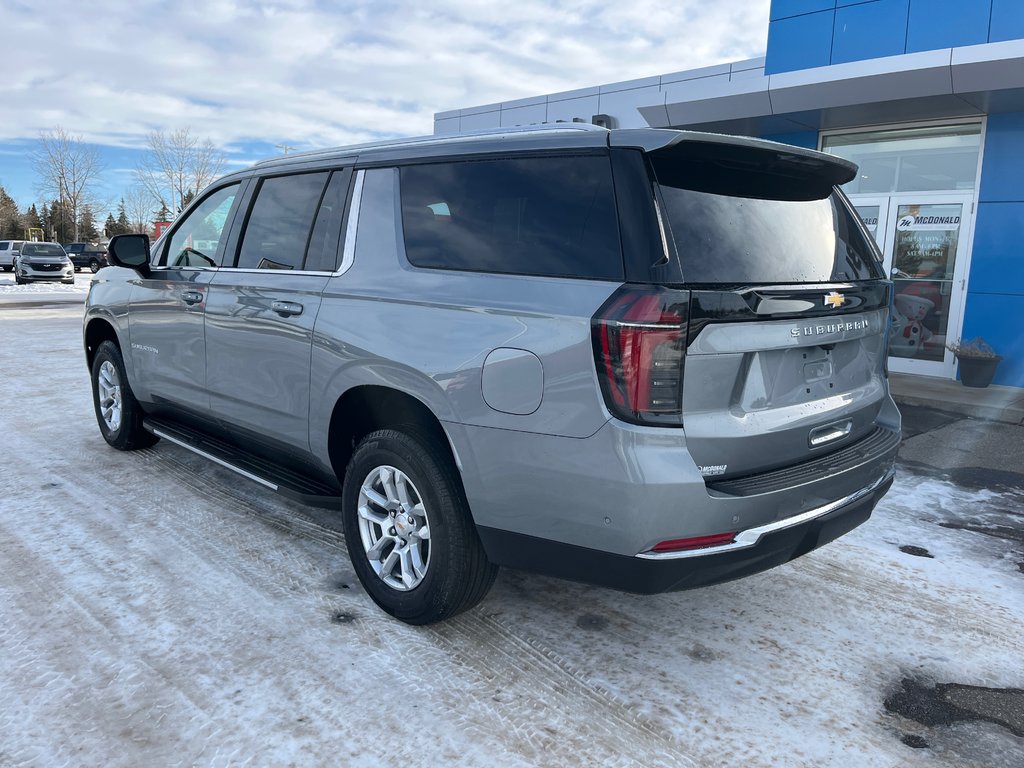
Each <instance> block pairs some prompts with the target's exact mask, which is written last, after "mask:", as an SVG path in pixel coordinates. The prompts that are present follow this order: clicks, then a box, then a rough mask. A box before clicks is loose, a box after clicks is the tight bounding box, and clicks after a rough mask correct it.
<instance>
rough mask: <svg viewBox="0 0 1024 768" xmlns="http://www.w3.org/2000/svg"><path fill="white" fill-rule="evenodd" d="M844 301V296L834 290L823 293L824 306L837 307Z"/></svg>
mask: <svg viewBox="0 0 1024 768" xmlns="http://www.w3.org/2000/svg"><path fill="white" fill-rule="evenodd" d="M845 303H846V297H845V296H843V294H841V293H836V292H835V291H832V293H826V294H825V306H826V307H832V308H833V309H839V307H841V306H843V304H845Z"/></svg>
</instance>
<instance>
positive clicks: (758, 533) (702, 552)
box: [636, 470, 893, 560]
mask: <svg viewBox="0 0 1024 768" xmlns="http://www.w3.org/2000/svg"><path fill="white" fill-rule="evenodd" d="M892 476H893V472H892V470H890V471H888V472H886V473H885V474H884V475H882V476H881V477H879V478H878V479H877V480H875V482H873V483H871V485H868V486H865V487H864V488H861V489H860V490H859V491H855V492H854V493H851V494H850V495H849V496H844V497H843V498H841V499H839V500H838V501H833V502H831V503H830V504H825V505H824V506H821V507H815V508H814V509H809V510H807V511H806V512H801V513H800V514H799V515H793V517H787V518H784V519H782V520H776V521H775V522H772V523H766V524H764V525H759V526H757V527H756V528H748V529H747V530H745V531H740V532H739V533H738V534H737V535H736V540H735V541H734V542H732V543H731V544H724V545H722V546H720V547H705V548H703V549H688V550H685V551H683V552H641V553H639V554H638V555H636V556H637V557H638V558H640V559H642V560H682V559H683V558H687V557H707V556H708V555H720V554H724V553H725V552H735V551H736V550H738V549H747V548H748V547H752V546H754V545H755V544H757V543H758V542H759V541H760V540H761V538H762V537H764V536H766V535H767V534H769V533H776V532H778V531H784V530H786V529H787V528H792V527H793V526H796V525H801V524H802V523H806V522H810V521H811V520H815V519H816V518H819V517H824V516H825V515H827V514H828V513H829V512H834V511H836V510H837V509H839V508H840V507H845V506H847V505H848V504H852V503H853V502H855V501H857V500H859V499H862V498H864V497H865V496H867V495H868V494H870V493H871V492H872V491H874V490H875V489H876V488H878V487H879V486H880V485H881V484H882V483H884V482H885V481H886V480H888V479H889V478H890V477H892Z"/></svg>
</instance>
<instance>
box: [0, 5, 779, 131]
mask: <svg viewBox="0 0 1024 768" xmlns="http://www.w3.org/2000/svg"><path fill="white" fill-rule="evenodd" d="M768 5H769V0H749V1H748V0H719V2H716V3H708V2H704V1H703V0H676V1H675V2H672V3H667V2H654V1H653V0H637V1H635V2H631V3H621V2H595V1H593V0H577V1H576V2H566V3H558V4H552V3H547V2H540V1H539V0H517V1H516V2H507V0H506V2H502V3H495V2H473V1H472V0H439V1H437V2H431V3H426V4H424V3H401V2H374V1H373V0H357V1H356V2H342V3H336V4H335V3H325V2H316V0H292V1H290V2H288V1H283V0H275V1H273V2H245V3H243V2H233V1H232V0H209V1H208V2H198V3H197V2H188V1H184V2H178V3H164V2H155V1H154V0H148V1H145V0H143V1H142V2H140V1H139V0H132V1H128V0H110V1H108V2H102V3H83V2H82V1H81V0H48V1H47V2H43V3H39V4H34V5H32V6H31V7H30V6H29V5H27V4H24V3H20V2H13V1H12V0H0V12H2V14H3V17H4V19H5V23H4V25H3V26H4V30H5V31H4V44H3V50H4V61H5V62H6V63H7V65H8V66H6V67H5V70H6V71H7V74H6V75H5V77H4V78H2V79H0V103H3V104H4V119H3V121H0V140H3V141H9V140H13V139H19V138H20V139H25V138H29V139H34V138H35V137H37V136H38V134H39V132H40V131H42V130H47V129H50V128H52V127H53V126H55V125H57V124H59V125H62V126H64V127H65V128H67V129H68V130H69V131H72V132H73V133H76V134H82V135H83V136H84V137H85V138H86V139H87V140H91V141H95V142H97V143H101V144H107V145H114V146H124V147H139V146H142V145H143V143H144V137H145V134H146V132H147V131H150V130H153V129H173V128H176V127H179V126H184V125H188V126H191V127H192V129H193V132H194V133H196V134H197V135H200V136H209V137H211V138H212V139H213V140H214V141H215V142H216V143H219V144H222V145H230V144H233V143H245V142H247V141H251V140H257V141H265V142H269V143H271V144H275V143H280V142H288V143H289V144H293V145H299V146H327V145H336V144H344V143H352V142H356V141H362V140H367V139H372V138H375V137H378V136H381V135H395V134H399V135H408V134H422V133H430V132H431V131H432V119H433V113H434V112H435V111H441V110H447V109H455V108H458V107H465V106H472V105H476V104H483V103H490V102H495V101H502V100H507V99H514V98H520V97H524V96H531V95H537V94H542V93H548V92H553V91H561V90H568V89H572V88H579V87H583V86H587V85H597V84H600V83H605V82H614V81H617V80H627V79H631V78H636V77H642V76H646V75H652V74H660V73H663V72H670V71H676V70H680V69H687V68H691V67H698V66H704V65H709V64H715V63H719V62H722V61H729V60H735V59H740V58H746V57H749V56H756V55H760V54H761V53H763V52H764V40H765V36H766V33H767V21H768ZM97 6H101V7H97Z"/></svg>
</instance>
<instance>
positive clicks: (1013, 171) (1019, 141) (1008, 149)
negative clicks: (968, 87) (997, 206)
mask: <svg viewBox="0 0 1024 768" xmlns="http://www.w3.org/2000/svg"><path fill="white" fill-rule="evenodd" d="M1022 179H1024V112H1009V113H1003V114H998V115H989V118H988V128H987V129H986V131H985V161H984V163H983V165H982V168H981V189H980V190H979V193H978V199H979V200H981V201H982V202H1000V201H1003V202H1005V201H1013V202H1020V201H1024V183H1022Z"/></svg>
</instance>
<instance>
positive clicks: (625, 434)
mask: <svg viewBox="0 0 1024 768" xmlns="http://www.w3.org/2000/svg"><path fill="white" fill-rule="evenodd" d="M855 173H856V167H855V166H853V165H851V164H850V163H847V162H845V161H843V160H839V159H836V158H833V157H829V156H826V155H823V154H819V153H817V152H812V151H809V150H804V149H797V148H794V147H790V146H784V145H780V144H774V143H771V142H765V141H759V140H753V139H744V138H735V137H727V136H717V135H709V134H699V133H687V132H679V131H664V130H615V131H608V130H605V129H596V128H590V129H580V128H575V127H568V126H558V127H555V128H553V129H552V128H549V129H539V128H538V129H530V130H506V131H504V132H500V133H485V134H477V135H462V136H456V137H448V138H442V137H428V138H425V139H414V140H407V141H399V142H393V143H388V144H377V145H368V146H358V147H349V148H343V149H338V150H330V151H324V152H315V153H309V154H303V155H289V156H288V157H284V158H276V159H272V160H268V161H265V162H262V163H260V164H258V165H256V166H255V167H253V168H251V169H249V170H246V171H242V172H240V173H235V174H232V175H230V176H227V177H225V178H223V179H221V180H220V181H218V182H216V183H215V184H214V185H213V186H211V187H210V188H209V189H208V190H206V191H205V192H204V193H203V194H201V195H200V196H199V197H198V198H197V199H196V200H195V202H194V203H192V205H191V206H190V207H189V208H188V209H187V210H185V211H184V212H183V213H182V215H181V216H180V217H179V218H178V220H177V221H176V222H175V224H174V226H173V227H171V228H170V229H169V230H168V232H167V233H165V234H164V235H163V236H162V237H161V238H160V239H159V240H158V241H157V242H156V244H155V245H154V246H153V247H152V249H151V248H150V245H149V240H148V239H147V238H145V237H144V236H140V235H122V236H119V237H117V238H114V240H113V241H112V242H111V243H110V246H109V260H110V263H111V264H112V265H114V266H113V268H110V269H105V270H102V271H101V272H100V273H99V274H98V275H97V276H96V277H95V278H94V281H93V283H92V286H91V289H90V292H89V297H88V302H87V311H86V315H85V351H86V358H87V361H88V365H89V368H90V371H91V373H92V382H93V390H94V398H95V406H96V415H97V419H98V421H99V428H100V431H101V432H102V434H103V437H104V438H105V439H106V441H107V442H108V443H109V444H110V445H112V446H114V447H115V448H119V449H122V450H129V449H132V448H138V447H141V446H146V445H150V444H152V443H154V442H155V441H156V440H157V439H158V438H163V439H164V440H167V441H170V442H172V443H176V444H178V445H180V446H183V447H185V448H187V449H189V450H191V451H194V452H196V453H198V454H200V455H202V456H206V457H208V458H209V459H210V460H211V461H214V462H217V463H219V464H222V465H226V466H228V467H230V468H232V469H235V470H237V471H238V472H239V473H241V474H243V475H245V476H246V477H248V478H250V479H251V480H253V481H255V482H257V483H261V484H263V485H265V486H267V487H268V488H271V489H274V490H277V491H280V492H281V493H284V494H286V495H288V496H291V497H293V498H298V499H302V500H304V501H306V502H308V503H310V504H317V505H322V506H326V507H331V508H335V509H337V510H339V513H340V518H341V521H342V523H343V525H344V529H345V532H346V539H347V542H348V549H349V553H350V555H351V559H352V565H353V567H354V568H355V570H356V572H357V574H358V575H359V578H360V579H361V581H362V583H363V585H364V586H365V588H366V590H367V592H368V593H369V595H370V596H371V597H372V598H373V600H374V601H376V602H377V604H378V605H380V606H381V607H382V608H383V609H384V610H385V611H387V612H388V613H390V614H392V615H393V616H395V617H397V618H399V619H401V620H403V621H406V622H408V623H411V624H422V623H427V622H431V621H437V620H440V619H444V618H446V617H449V616H452V615H454V614H456V613H458V612H460V611H463V610H465V609H467V608H469V607H471V606H473V605H475V604H476V603H477V602H479V601H480V600H481V599H482V598H483V597H484V595H485V594H486V593H487V591H488V589H489V588H490V586H491V584H492V583H493V581H494V578H495V575H496V573H497V568H498V566H501V565H504V566H509V567H512V568H520V569H526V570H530V571H536V572H540V573H545V574H550V575H555V576H558V577H562V578H566V579H574V580H579V581H584V582H589V583H592V584H598V585H603V586H608V587H614V588H618V589H625V590H630V591H634V592H641V593H654V592H660V591H665V590H675V589H684V588H689V587H696V586H700V585H705V584H711V583H714V582H720V581H725V580H728V579H733V578H737V577H739V576H743V575H746V574H750V573H754V572H757V571H762V570H764V569H767V568H771V567H773V566H776V565H779V564H781V563H785V562H787V561H789V560H791V559H793V558H795V557H797V556H799V555H802V554H804V553H806V552H808V551H810V550H812V549H814V548H815V547H818V546H820V545H822V544H824V543H826V542H828V541H831V540H832V539H835V538H836V537H838V536H840V535H842V534H843V533H845V532H847V531H849V530H850V529H852V528H853V527H855V526H857V525H859V524H860V523H862V522H864V521H865V520H867V519H868V517H869V516H870V514H871V511H872V509H873V508H874V506H875V504H876V503H877V502H878V500H879V498H880V497H881V496H882V495H883V494H884V493H885V492H886V490H887V489H888V488H889V486H890V484H891V482H892V475H893V461H894V457H895V454H896V449H897V446H898V442H899V428H900V416H899V413H898V412H897V410H896V407H895V405H894V404H893V401H892V399H891V398H890V396H889V390H888V383H887V372H886V341H887V333H888V327H889V311H890V310H889V306H890V301H891V297H892V287H891V285H890V283H889V282H888V281H887V280H885V279H884V278H883V274H882V270H881V265H880V261H879V254H878V250H877V248H876V247H875V245H874V244H873V241H872V240H871V238H870V237H869V236H868V235H867V233H866V232H865V229H864V227H863V226H862V224H861V222H860V220H859V219H858V218H857V215H856V213H855V212H854V210H853V208H852V207H851V206H850V203H849V202H848V200H847V199H846V197H845V196H844V195H843V193H842V192H841V191H840V190H839V188H838V187H839V185H841V184H843V183H845V182H847V181H849V180H850V179H852V178H853V177H854V174H855Z"/></svg>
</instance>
